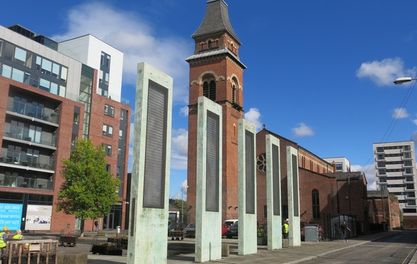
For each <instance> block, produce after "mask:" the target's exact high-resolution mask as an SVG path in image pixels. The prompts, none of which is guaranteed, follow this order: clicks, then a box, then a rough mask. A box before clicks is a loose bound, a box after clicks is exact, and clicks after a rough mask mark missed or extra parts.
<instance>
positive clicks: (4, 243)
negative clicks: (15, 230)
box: [0, 226, 9, 253]
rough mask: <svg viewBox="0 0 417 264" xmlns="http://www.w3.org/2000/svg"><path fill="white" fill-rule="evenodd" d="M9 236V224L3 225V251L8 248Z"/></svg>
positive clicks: (0, 234) (1, 234) (0, 237)
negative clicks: (7, 240)
mask: <svg viewBox="0 0 417 264" xmlns="http://www.w3.org/2000/svg"><path fill="white" fill-rule="evenodd" d="M8 236H9V228H7V226H4V227H3V230H2V231H1V232H0V250H1V252H2V253H3V250H4V249H6V246H7V243H6V239H7V237H8Z"/></svg>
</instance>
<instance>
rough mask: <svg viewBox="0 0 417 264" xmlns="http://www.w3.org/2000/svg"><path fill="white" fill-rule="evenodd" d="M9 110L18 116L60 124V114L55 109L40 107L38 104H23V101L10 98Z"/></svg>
mask: <svg viewBox="0 0 417 264" xmlns="http://www.w3.org/2000/svg"><path fill="white" fill-rule="evenodd" d="M7 110H8V111H10V112H14V113H17V114H21V115H25V116H29V117H33V118H37V119H40V120H44V121H47V122H51V123H54V124H58V113H56V112H55V111H54V110H53V109H50V108H45V107H40V106H38V105H36V104H31V103H23V102H21V101H18V100H14V99H13V98H10V99H9V105H8V107H7Z"/></svg>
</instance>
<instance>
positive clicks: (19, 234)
mask: <svg viewBox="0 0 417 264" xmlns="http://www.w3.org/2000/svg"><path fill="white" fill-rule="evenodd" d="M12 239H13V240H22V239H23V235H22V230H20V229H18V230H16V234H14V235H13V237H12Z"/></svg>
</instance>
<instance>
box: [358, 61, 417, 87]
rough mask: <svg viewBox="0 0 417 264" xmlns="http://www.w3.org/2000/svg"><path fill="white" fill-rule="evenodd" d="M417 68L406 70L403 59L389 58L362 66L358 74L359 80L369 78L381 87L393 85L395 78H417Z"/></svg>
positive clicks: (365, 63)
mask: <svg viewBox="0 0 417 264" xmlns="http://www.w3.org/2000/svg"><path fill="white" fill-rule="evenodd" d="M415 75H416V68H411V69H406V68H405V66H404V62H403V60H402V59H401V58H387V59H383V60H381V61H376V60H375V61H368V62H364V63H362V64H361V66H360V67H359V69H358V70H357V72H356V76H357V77H358V78H369V79H370V80H371V81H373V82H375V83H376V84H377V85H379V86H390V85H393V81H394V80H395V78H397V77H400V76H415Z"/></svg>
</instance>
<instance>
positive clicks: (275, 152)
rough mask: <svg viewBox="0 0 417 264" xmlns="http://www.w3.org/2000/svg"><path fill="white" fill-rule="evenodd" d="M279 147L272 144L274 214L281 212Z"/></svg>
mask: <svg viewBox="0 0 417 264" xmlns="http://www.w3.org/2000/svg"><path fill="white" fill-rule="evenodd" d="M279 170H280V167H279V148H278V146H277V145H272V190H273V194H272V195H273V197H272V199H273V202H274V215H279V214H280V211H281V210H280V209H281V193H280V188H279V185H280V178H279Z"/></svg>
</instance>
